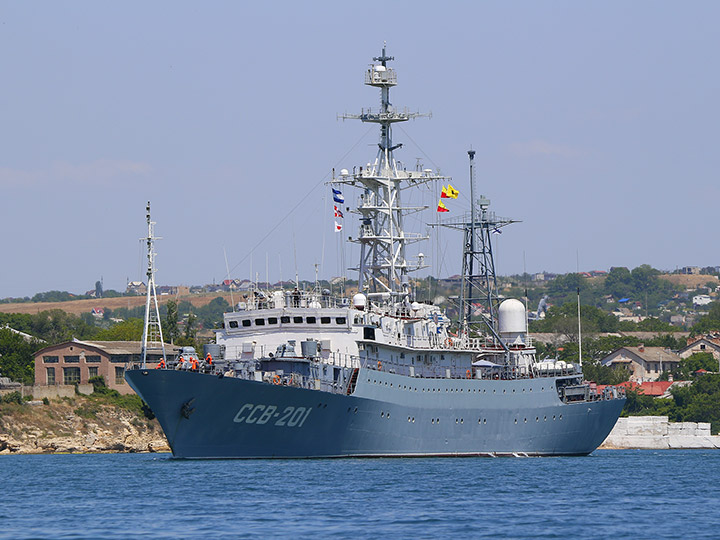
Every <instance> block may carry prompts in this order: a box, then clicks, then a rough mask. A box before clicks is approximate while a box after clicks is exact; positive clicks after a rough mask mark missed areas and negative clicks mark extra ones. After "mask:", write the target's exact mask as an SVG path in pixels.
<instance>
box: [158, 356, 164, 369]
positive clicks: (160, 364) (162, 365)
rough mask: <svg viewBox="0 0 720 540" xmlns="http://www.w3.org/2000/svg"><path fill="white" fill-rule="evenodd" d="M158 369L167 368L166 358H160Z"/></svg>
mask: <svg viewBox="0 0 720 540" xmlns="http://www.w3.org/2000/svg"><path fill="white" fill-rule="evenodd" d="M156 369H165V359H164V358H163V359H162V360H160V363H159V364H158V365H157V368H156Z"/></svg>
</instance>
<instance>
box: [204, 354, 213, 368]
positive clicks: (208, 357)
mask: <svg viewBox="0 0 720 540" xmlns="http://www.w3.org/2000/svg"><path fill="white" fill-rule="evenodd" d="M205 363H206V364H207V365H208V366H212V355H211V354H210V353H207V356H206V357H205Z"/></svg>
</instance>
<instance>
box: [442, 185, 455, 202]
mask: <svg viewBox="0 0 720 540" xmlns="http://www.w3.org/2000/svg"><path fill="white" fill-rule="evenodd" d="M458 195H460V192H459V191H458V190H457V189H455V188H454V187H452V184H448V185H447V187H445V186H443V187H442V192H441V193H440V198H441V199H457V198H458Z"/></svg>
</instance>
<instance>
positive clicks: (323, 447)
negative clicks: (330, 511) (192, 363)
mask: <svg viewBox="0 0 720 540" xmlns="http://www.w3.org/2000/svg"><path fill="white" fill-rule="evenodd" d="M373 60H374V63H373V64H371V65H370V67H369V69H368V70H367V72H366V78H365V82H366V84H367V85H369V86H371V87H375V88H379V89H380V93H381V107H380V109H379V110H378V111H372V110H367V111H363V112H362V113H361V114H359V115H351V116H346V117H348V118H357V119H360V120H362V121H364V122H372V123H377V124H378V125H379V127H380V139H379V144H378V152H377V155H376V157H375V159H374V161H372V162H370V163H368V164H366V165H365V166H363V167H359V168H357V167H356V168H355V169H354V170H353V173H352V174H351V173H350V172H349V171H348V170H346V169H343V170H342V171H341V172H340V175H339V176H338V177H336V178H333V185H337V186H343V187H348V186H350V187H355V188H359V197H358V202H357V215H358V217H359V220H360V227H359V232H358V234H357V237H356V238H354V239H353V241H355V242H357V243H359V244H360V262H359V265H358V267H357V268H356V270H357V271H358V273H359V291H358V293H357V294H355V295H354V296H353V298H352V299H351V300H350V301H348V300H346V299H343V298H335V297H332V296H331V295H329V294H327V293H326V291H321V290H319V289H318V288H316V289H314V290H312V291H302V290H299V289H298V288H296V289H295V290H280V291H261V290H253V291H252V292H251V294H250V296H249V297H248V298H247V299H246V301H245V302H243V306H242V307H243V308H244V309H242V310H236V311H233V312H230V313H226V314H225V316H224V322H223V328H222V329H220V330H218V331H217V332H216V343H215V344H213V345H212V346H209V347H208V348H207V351H206V352H207V353H209V354H210V355H211V356H212V357H213V358H214V362H213V363H212V365H210V364H207V365H205V364H202V365H201V366H200V368H199V369H198V368H197V367H195V368H191V369H186V368H187V363H186V362H183V363H178V364H177V365H174V364H173V363H172V362H169V363H168V369H146V368H145V369H143V368H142V367H136V368H133V369H128V371H127V372H126V378H127V379H128V381H129V383H130V384H131V385H132V387H133V388H134V389H135V390H136V391H137V392H138V393H139V394H140V395H141V397H142V398H143V399H144V400H145V401H146V402H147V403H148V404H149V405H150V407H151V408H152V410H153V412H154V413H155V415H156V416H157V417H158V419H159V421H160V423H161V425H162V427H163V429H164V430H165V433H166V435H167V438H168V442H169V443H170V446H171V448H172V450H173V454H174V455H175V456H176V457H184V458H228V457H237V458H241V457H320V456H378V455H387V456H411V455H505V454H516V455H560V454H588V453H590V452H592V451H593V450H594V449H595V448H596V447H597V446H598V445H599V444H600V443H601V442H602V441H603V440H604V438H605V437H606V436H607V434H608V433H609V431H610V430H611V429H612V427H613V425H614V424H615V421H616V420H617V417H618V415H619V414H620V411H621V409H622V407H623V404H624V396H622V395H621V390H616V389H612V388H610V389H606V390H605V392H604V393H603V394H601V395H598V394H596V393H594V392H593V391H592V389H591V387H590V386H589V385H588V384H585V383H583V380H582V372H581V370H580V367H579V366H578V365H574V364H570V363H565V362H557V361H553V360H550V361H548V360H545V361H538V360H537V359H536V351H535V348H534V346H533V343H532V341H531V339H530V338H529V336H528V335H527V317H526V309H525V306H524V304H523V303H522V302H520V301H519V300H515V299H507V300H504V301H502V302H500V300H499V298H498V296H497V294H496V286H495V273H494V261H493V256H492V244H491V237H490V234H491V233H492V232H493V231H494V230H497V229H498V228H500V227H502V226H504V225H507V224H509V223H511V222H512V220H507V219H502V218H497V217H496V216H495V215H494V214H492V213H490V212H489V210H488V206H489V201H488V200H487V199H484V198H480V199H478V200H476V199H475V198H474V188H472V187H471V211H470V212H469V214H468V215H467V216H465V217H463V218H460V219H454V220H450V221H446V222H444V223H443V225H446V226H449V227H451V228H456V229H459V230H461V231H462V233H463V235H464V251H463V293H462V296H461V299H460V320H459V321H458V325H459V326H458V328H459V330H460V331H459V332H458V333H457V334H453V333H451V331H450V328H451V324H452V321H451V320H450V319H449V318H448V317H447V316H446V314H445V313H444V311H443V310H442V309H440V308H439V307H438V306H435V305H432V304H431V303H429V302H418V301H417V300H415V299H414V298H413V296H412V287H411V286H410V279H409V274H410V273H411V272H412V271H414V270H417V269H419V268H421V267H423V265H424V264H423V257H422V256H420V255H418V257H417V259H416V260H408V258H407V253H406V246H407V245H408V244H411V243H414V242H418V241H420V240H422V239H423V236H422V235H420V234H413V233H410V232H407V231H405V229H404V223H403V218H404V217H405V216H406V215H408V214H409V213H412V212H421V211H423V210H425V209H426V208H427V207H424V206H423V207H408V206H403V204H402V198H403V197H402V194H403V192H404V191H405V190H407V189H413V188H416V187H418V186H420V185H424V184H427V183H429V182H435V181H437V180H440V179H442V177H441V176H440V175H439V174H438V173H437V172H434V171H432V170H421V171H407V170H406V169H405V168H404V167H400V166H399V165H398V162H397V161H396V160H395V158H394V152H395V150H397V149H398V148H400V145H399V144H396V143H394V141H393V138H392V126H393V124H394V123H396V122H401V121H405V120H408V119H410V118H412V117H413V116H417V114H414V113H408V112H407V111H402V112H401V111H399V110H397V109H396V108H395V107H394V106H393V105H392V104H391V102H390V97H389V96H390V94H389V93H390V89H391V88H392V87H393V86H395V85H396V84H397V75H396V73H395V70H394V69H392V68H391V67H389V66H388V62H389V61H391V60H393V58H392V57H389V56H387V54H386V50H385V48H383V51H382V54H381V55H380V56H379V57H376V58H374V59H373ZM472 157H473V154H471V155H470V158H471V163H472ZM470 176H471V186H472V185H473V181H472V178H473V171H472V165H471V175H470ZM483 301H485V309H484V310H483V311H482V313H481V314H480V316H479V317H477V318H476V319H475V320H474V318H473V317H474V310H475V309H476V305H477V304H478V303H480V304H482V302H483ZM474 322H480V323H481V324H480V325H474V324H473V323H474Z"/></svg>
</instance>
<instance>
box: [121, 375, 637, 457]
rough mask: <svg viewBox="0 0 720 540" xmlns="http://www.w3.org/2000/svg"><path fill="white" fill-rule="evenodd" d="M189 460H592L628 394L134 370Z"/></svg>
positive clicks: (527, 382)
mask: <svg viewBox="0 0 720 540" xmlns="http://www.w3.org/2000/svg"><path fill="white" fill-rule="evenodd" d="M125 377H126V379H127V381H128V382H129V384H130V385H131V386H132V388H133V389H134V390H135V391H136V392H137V393H138V394H139V395H140V396H141V397H142V398H143V400H144V401H145V402H146V403H147V404H148V405H149V406H150V408H151V409H152V411H153V412H154V414H155V415H156V417H157V418H158V420H159V422H160V425H161V426H162V428H163V430H164V432H165V435H166V437H167V439H168V442H169V444H170V447H171V449H172V452H173V455H174V456H175V457H177V458H205V459H208V458H216V459H222V458H319V457H351V456H353V457H373V456H375V457H380V456H398V457H399V456H474V455H486V456H497V455H529V456H552V455H586V454H589V453H590V452H592V451H593V450H595V449H596V448H597V447H598V446H599V445H600V444H601V443H602V441H603V440H604V439H605V437H607V435H608V434H609V432H610V430H611V429H612V428H613V426H614V425H615V422H616V420H617V418H618V416H619V415H620V412H621V410H622V407H623V405H624V403H625V400H624V399H612V400H602V401H591V402H585V401H583V402H575V403H564V402H563V401H561V400H560V398H559V397H558V393H557V390H556V387H555V379H554V378H549V377H546V378H535V379H518V380H512V381H503V380H475V379H467V380H465V379H424V378H414V377H407V376H403V375H397V374H392V373H387V372H383V371H376V370H368V369H361V370H360V372H359V376H358V379H357V382H356V385H355V388H354V389H353V392H352V394H351V395H344V394H336V393H329V392H321V391H317V390H310V389H305V388H296V387H292V386H283V385H273V384H268V383H263V382H256V381H251V380H244V379H237V378H232V377H222V378H221V377H218V376H216V375H211V374H200V373H193V372H186V371H172V370H143V369H132V370H128V371H127V372H126V374H125Z"/></svg>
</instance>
